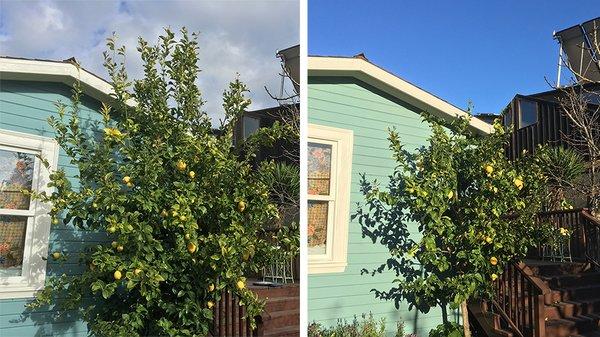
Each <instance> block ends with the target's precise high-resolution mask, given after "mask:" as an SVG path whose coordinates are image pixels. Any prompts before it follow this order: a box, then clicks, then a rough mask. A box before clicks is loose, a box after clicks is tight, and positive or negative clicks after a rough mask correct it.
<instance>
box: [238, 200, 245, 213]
mask: <svg viewBox="0 0 600 337" xmlns="http://www.w3.org/2000/svg"><path fill="white" fill-rule="evenodd" d="M237 206H238V211H240V212H243V211H244V210H245V209H246V203H245V202H243V201H240V202H238V205H237Z"/></svg>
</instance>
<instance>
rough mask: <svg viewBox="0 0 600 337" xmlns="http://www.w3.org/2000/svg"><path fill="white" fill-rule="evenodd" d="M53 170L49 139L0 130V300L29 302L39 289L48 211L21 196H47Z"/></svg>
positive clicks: (54, 147) (54, 157) (52, 143)
mask: <svg viewBox="0 0 600 337" xmlns="http://www.w3.org/2000/svg"><path fill="white" fill-rule="evenodd" d="M38 156H42V158H44V159H46V160H47V161H48V163H49V164H50V169H52V170H55V169H56V162H57V158H58V145H57V144H56V142H55V141H54V140H53V139H50V138H43V137H36V136H31V135H27V134H20V133H13V132H9V131H3V130H0V299H2V298H23V297H31V296H33V295H34V293H35V291H36V290H39V289H40V288H42V287H43V285H44V280H45V277H46V261H45V260H44V257H46V256H47V255H48V236H49V232H50V216H49V215H48V214H47V213H48V211H49V206H48V205H44V204H42V203H40V202H38V201H36V200H32V199H31V198H30V197H29V196H28V195H26V194H25V193H23V190H35V191H47V192H50V191H51V190H50V189H49V188H48V187H47V184H48V182H49V172H48V170H47V169H46V168H45V167H43V165H42V164H41V162H40V159H39V158H38Z"/></svg>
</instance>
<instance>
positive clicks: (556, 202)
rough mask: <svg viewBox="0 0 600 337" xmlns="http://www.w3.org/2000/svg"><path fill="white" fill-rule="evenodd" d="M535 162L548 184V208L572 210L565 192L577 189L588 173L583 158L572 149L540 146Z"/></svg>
mask: <svg viewBox="0 0 600 337" xmlns="http://www.w3.org/2000/svg"><path fill="white" fill-rule="evenodd" d="M535 160H536V161H537V162H538V165H539V167H540V168H541V170H542V174H543V175H544V176H545V177H546V179H547V182H548V191H547V193H548V199H549V200H548V205H547V208H548V209H549V210H559V209H565V208H572V206H570V204H569V203H568V202H567V200H566V197H565V192H566V191H567V190H569V189H574V188H577V182H578V181H579V180H580V179H581V178H582V177H583V175H584V174H585V173H586V164H585V161H584V159H583V157H582V156H581V155H580V154H579V153H577V152H576V151H575V150H573V149H570V148H564V147H549V146H540V148H539V149H538V151H537V152H536V154H535Z"/></svg>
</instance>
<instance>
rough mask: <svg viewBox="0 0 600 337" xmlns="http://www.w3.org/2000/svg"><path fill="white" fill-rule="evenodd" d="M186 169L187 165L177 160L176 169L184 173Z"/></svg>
mask: <svg viewBox="0 0 600 337" xmlns="http://www.w3.org/2000/svg"><path fill="white" fill-rule="evenodd" d="M186 167H187V164H186V163H185V162H184V161H183V160H179V161H178V162H177V169H178V170H179V171H184V170H185V169H186Z"/></svg>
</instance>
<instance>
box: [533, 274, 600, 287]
mask: <svg viewBox="0 0 600 337" xmlns="http://www.w3.org/2000/svg"><path fill="white" fill-rule="evenodd" d="M542 280H544V281H546V283H547V284H548V286H550V287H552V288H568V287H577V286H583V285H586V284H600V272H587V273H579V274H566V275H559V276H550V277H547V276H544V277H542Z"/></svg>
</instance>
